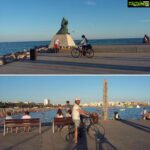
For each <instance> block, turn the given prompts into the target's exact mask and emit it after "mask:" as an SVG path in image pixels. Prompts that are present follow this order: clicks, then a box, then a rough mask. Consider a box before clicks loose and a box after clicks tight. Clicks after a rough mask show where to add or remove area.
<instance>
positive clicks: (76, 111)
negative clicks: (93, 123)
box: [72, 98, 89, 144]
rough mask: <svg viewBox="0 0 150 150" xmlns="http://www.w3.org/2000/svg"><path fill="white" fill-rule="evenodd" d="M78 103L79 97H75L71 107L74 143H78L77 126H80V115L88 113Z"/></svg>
mask: <svg viewBox="0 0 150 150" xmlns="http://www.w3.org/2000/svg"><path fill="white" fill-rule="evenodd" d="M79 105H80V98H76V100H75V104H74V106H73V109H72V120H73V122H74V125H75V134H74V135H75V137H74V140H75V141H74V142H75V144H77V143H78V128H79V127H80V122H81V120H80V115H84V116H88V115H89V113H88V112H86V111H84V110H82V109H81V108H80V106H79Z"/></svg>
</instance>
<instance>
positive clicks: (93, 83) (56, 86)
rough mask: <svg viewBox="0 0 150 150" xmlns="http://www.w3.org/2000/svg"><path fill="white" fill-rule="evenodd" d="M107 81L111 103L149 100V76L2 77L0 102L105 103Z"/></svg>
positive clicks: (0, 79) (0, 81)
mask: <svg viewBox="0 0 150 150" xmlns="http://www.w3.org/2000/svg"><path fill="white" fill-rule="evenodd" d="M104 80H107V81H108V100H109V101H128V100H129V101H131V100H132V101H145V102H148V100H150V92H149V89H150V76H0V83H1V86H0V101H3V100H5V101H10V102H15V101H24V102H25V101H30V102H37V103H39V102H43V101H44V99H46V98H47V99H50V101H51V103H52V104H64V103H65V102H66V100H70V101H71V103H74V100H75V98H76V97H80V98H81V102H82V103H89V102H98V101H100V100H101V101H102V100H103V81H104Z"/></svg>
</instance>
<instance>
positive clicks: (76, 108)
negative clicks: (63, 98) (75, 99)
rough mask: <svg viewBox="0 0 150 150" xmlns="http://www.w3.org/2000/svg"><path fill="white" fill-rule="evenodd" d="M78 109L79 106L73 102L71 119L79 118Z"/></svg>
mask: <svg viewBox="0 0 150 150" xmlns="http://www.w3.org/2000/svg"><path fill="white" fill-rule="evenodd" d="M78 109H81V108H80V106H79V105H77V104H75V105H74V106H73V109H72V119H73V120H80V113H79V111H78Z"/></svg>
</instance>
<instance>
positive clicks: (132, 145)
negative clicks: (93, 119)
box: [0, 120, 150, 150]
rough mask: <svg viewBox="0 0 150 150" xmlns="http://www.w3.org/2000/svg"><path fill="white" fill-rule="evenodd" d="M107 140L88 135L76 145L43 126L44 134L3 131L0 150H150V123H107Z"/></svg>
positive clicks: (105, 124) (0, 138)
mask: <svg viewBox="0 0 150 150" xmlns="http://www.w3.org/2000/svg"><path fill="white" fill-rule="evenodd" d="M102 124H103V126H104V127H105V138H104V139H102V140H100V141H99V142H96V141H95V140H91V139H90V138H89V137H88V136H87V135H86V134H85V135H83V136H82V138H80V139H79V143H78V144H77V145H75V144H73V143H68V142H66V141H64V140H63V139H62V138H61V137H60V134H59V132H56V133H55V134H53V133H52V131H51V127H50V126H44V127H42V134H40V135H39V134H38V132H37V131H36V130H35V131H32V132H31V133H19V134H17V135H16V134H15V133H14V134H9V135H6V136H5V137H4V136H3V134H2V131H3V130H2V129H1V130H0V143H1V144H0V150H149V148H150V142H149V139H150V121H143V120H140V121H133V120H132V121H131V120H129V121H112V120H110V121H105V122H102Z"/></svg>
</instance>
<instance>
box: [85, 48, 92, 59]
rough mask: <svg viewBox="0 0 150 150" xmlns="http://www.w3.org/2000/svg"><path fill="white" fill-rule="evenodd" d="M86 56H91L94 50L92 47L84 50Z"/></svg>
mask: <svg viewBox="0 0 150 150" xmlns="http://www.w3.org/2000/svg"><path fill="white" fill-rule="evenodd" d="M86 56H87V57H88V58H92V57H93V56H94V50H93V49H87V50H86Z"/></svg>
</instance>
